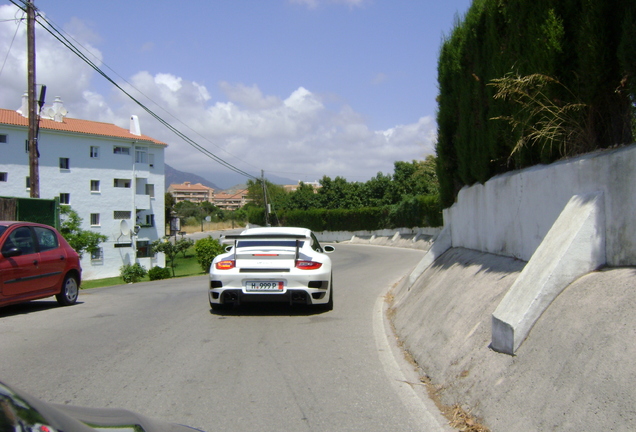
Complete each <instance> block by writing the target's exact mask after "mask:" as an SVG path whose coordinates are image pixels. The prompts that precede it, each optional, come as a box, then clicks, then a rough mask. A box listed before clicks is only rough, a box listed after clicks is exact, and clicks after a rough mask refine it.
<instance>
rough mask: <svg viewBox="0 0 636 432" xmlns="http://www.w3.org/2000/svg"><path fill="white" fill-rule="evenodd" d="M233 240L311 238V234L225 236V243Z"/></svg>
mask: <svg viewBox="0 0 636 432" xmlns="http://www.w3.org/2000/svg"><path fill="white" fill-rule="evenodd" d="M232 240H234V241H236V240H309V241H311V237H310V236H306V235H302V234H243V235H241V234H234V235H226V236H223V243H232Z"/></svg>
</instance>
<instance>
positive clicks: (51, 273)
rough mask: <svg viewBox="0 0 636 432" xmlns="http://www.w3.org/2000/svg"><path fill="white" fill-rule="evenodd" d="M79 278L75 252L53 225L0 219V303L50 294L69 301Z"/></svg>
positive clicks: (74, 296) (74, 297)
mask: <svg viewBox="0 0 636 432" xmlns="http://www.w3.org/2000/svg"><path fill="white" fill-rule="evenodd" d="M81 280H82V268H81V267H80V259H79V255H78V254H77V252H75V251H74V250H73V248H71V246H70V245H69V244H68V243H67V242H66V240H65V239H64V237H62V235H61V234H60V233H59V232H57V231H56V230H55V229H54V228H52V227H50V226H48V225H42V224H38V223H31V222H16V221H9V222H1V221H0V306H6V305H9V304H13V303H20V302H24V301H29V300H35V299H39V298H44V297H49V296H52V295H54V296H55V297H56V298H57V301H58V303H59V304H60V305H62V306H68V305H72V304H74V303H75V302H76V301H77V295H78V293H79V286H80V282H81Z"/></svg>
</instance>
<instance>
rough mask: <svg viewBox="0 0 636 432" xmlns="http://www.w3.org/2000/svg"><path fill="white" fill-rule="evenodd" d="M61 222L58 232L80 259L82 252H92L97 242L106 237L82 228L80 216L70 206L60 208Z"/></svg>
mask: <svg viewBox="0 0 636 432" xmlns="http://www.w3.org/2000/svg"><path fill="white" fill-rule="evenodd" d="M60 214H61V216H62V217H61V219H62V222H61V224H60V234H62V237H64V238H65V239H66V241H67V242H68V244H69V245H71V247H72V248H73V249H75V252H77V253H78V255H79V256H80V259H81V258H82V256H83V254H84V252H88V253H93V252H94V251H95V250H97V249H98V248H99V244H100V243H102V242H105V241H106V240H107V239H108V237H106V236H105V235H103V234H99V233H96V232H94V231H89V230H84V229H82V228H81V226H82V218H81V217H79V215H78V214H77V212H76V211H75V210H73V209H71V207H70V206H67V205H65V206H62V207H61V210H60Z"/></svg>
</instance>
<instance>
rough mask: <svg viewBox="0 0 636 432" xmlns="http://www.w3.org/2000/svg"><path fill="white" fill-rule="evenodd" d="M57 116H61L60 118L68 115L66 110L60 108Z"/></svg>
mask: <svg viewBox="0 0 636 432" xmlns="http://www.w3.org/2000/svg"><path fill="white" fill-rule="evenodd" d="M59 114H61V115H62V116H65V115H66V114H68V110H67V109H66V108H64V107H62V108H60V111H59Z"/></svg>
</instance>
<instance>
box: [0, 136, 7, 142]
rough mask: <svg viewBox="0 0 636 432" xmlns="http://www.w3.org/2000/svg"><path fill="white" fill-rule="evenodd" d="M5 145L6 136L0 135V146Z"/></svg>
mask: <svg viewBox="0 0 636 432" xmlns="http://www.w3.org/2000/svg"><path fill="white" fill-rule="evenodd" d="M6 143H7V135H6V134H0V144H6Z"/></svg>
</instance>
